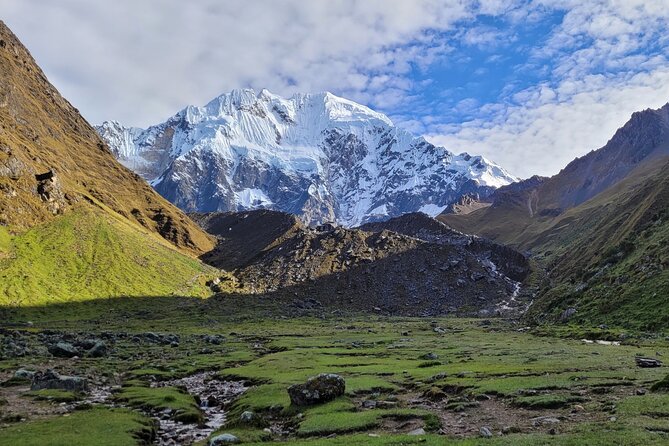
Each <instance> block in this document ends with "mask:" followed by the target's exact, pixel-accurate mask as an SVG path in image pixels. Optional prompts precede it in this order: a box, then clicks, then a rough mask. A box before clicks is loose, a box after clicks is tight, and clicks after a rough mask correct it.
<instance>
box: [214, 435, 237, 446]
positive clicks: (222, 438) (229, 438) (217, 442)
mask: <svg viewBox="0 0 669 446" xmlns="http://www.w3.org/2000/svg"><path fill="white" fill-rule="evenodd" d="M234 443H239V438H237V437H235V436H234V435H232V434H221V435H217V436H215V437H213V438H211V439H210V440H209V446H221V445H223V444H234Z"/></svg>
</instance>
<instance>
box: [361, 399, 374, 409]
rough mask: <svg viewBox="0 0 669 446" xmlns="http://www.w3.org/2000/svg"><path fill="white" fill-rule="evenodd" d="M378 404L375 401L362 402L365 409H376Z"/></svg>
mask: <svg viewBox="0 0 669 446" xmlns="http://www.w3.org/2000/svg"><path fill="white" fill-rule="evenodd" d="M376 406H377V403H376V401H374V400H365V401H363V402H362V407H364V408H365V409H376Z"/></svg>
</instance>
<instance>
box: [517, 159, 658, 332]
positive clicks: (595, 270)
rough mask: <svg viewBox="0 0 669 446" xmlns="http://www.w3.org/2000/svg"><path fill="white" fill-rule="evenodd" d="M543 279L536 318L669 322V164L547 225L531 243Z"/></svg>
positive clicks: (653, 325)
mask: <svg viewBox="0 0 669 446" xmlns="http://www.w3.org/2000/svg"><path fill="white" fill-rule="evenodd" d="M528 243H529V244H531V245H532V246H533V247H534V250H535V252H536V254H537V258H538V259H539V260H540V261H541V263H543V264H544V265H546V267H547V270H548V281H547V282H546V284H545V288H544V289H543V290H542V291H541V293H540V299H538V300H537V302H536V303H535V305H533V307H532V308H531V311H530V314H529V315H530V316H531V317H533V318H535V319H536V320H543V319H545V318H546V316H549V319H551V318H555V317H557V316H558V315H559V314H560V313H561V312H563V311H564V310H565V309H566V308H569V307H574V308H576V309H577V313H576V314H575V315H574V316H573V320H575V321H580V322H591V323H609V324H621V325H624V326H629V327H635V328H647V329H660V328H663V327H667V326H669V306H667V305H666V299H667V296H669V270H668V269H667V267H668V266H669V163H653V164H649V165H647V166H644V168H642V169H639V170H637V171H635V172H634V173H633V174H632V175H631V176H630V177H628V178H627V179H626V180H625V181H623V182H621V183H619V184H618V185H616V186H615V187H613V188H611V189H609V190H607V191H606V192H604V193H602V194H600V195H598V196H597V197H595V198H594V199H592V200H590V201H588V202H586V203H584V204H583V205H581V206H578V207H576V208H574V209H571V210H570V211H568V212H566V213H565V214H564V215H563V216H560V218H557V219H555V221H553V222H552V223H551V224H550V225H545V226H544V227H543V231H542V232H540V233H539V235H538V236H536V237H534V238H532V239H530V240H529V241H528Z"/></svg>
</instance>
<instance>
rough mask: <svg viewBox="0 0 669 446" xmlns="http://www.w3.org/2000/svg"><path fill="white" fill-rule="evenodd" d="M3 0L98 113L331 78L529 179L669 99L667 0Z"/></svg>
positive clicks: (151, 117)
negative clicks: (630, 118)
mask: <svg viewBox="0 0 669 446" xmlns="http://www.w3.org/2000/svg"><path fill="white" fill-rule="evenodd" d="M2 3H3V20H5V21H6V22H7V24H8V25H9V26H10V27H11V28H12V29H13V30H14V31H15V32H16V33H17V35H18V36H19V38H21V39H22V40H23V42H24V43H25V44H26V45H27V46H28V48H29V49H30V50H31V52H32V53H33V55H34V56H35V58H36V59H37V61H38V63H40V65H41V66H42V67H43V68H44V70H45V72H46V74H47V75H48V76H49V78H50V79H51V81H52V82H53V83H54V84H55V85H56V86H57V87H58V88H59V89H60V90H61V91H62V93H63V94H64V95H65V96H66V97H67V98H68V99H70V101H71V102H72V103H74V104H75V106H77V107H78V108H79V109H80V110H81V111H82V113H83V114H84V116H85V117H86V118H87V119H89V120H90V121H91V122H93V123H99V122H101V121H102V120H105V119H118V120H120V121H122V122H124V123H126V124H129V125H136V126H147V125H149V124H154V123H156V122H158V121H161V120H164V119H165V118H167V117H168V116H170V115H172V114H173V113H174V112H176V111H177V110H179V109H181V108H183V107H184V106H185V105H187V104H203V103H205V102H207V101H208V100H210V99H211V98H213V97H214V96H216V95H218V94H220V93H222V92H225V91H229V90H231V89H233V88H240V87H253V88H257V89H260V88H263V87H266V88H269V89H270V90H271V91H274V92H276V93H279V94H283V95H290V94H292V93H294V92H298V91H302V92H316V91H324V90H329V91H333V92H334V93H336V94H339V95H342V96H346V97H349V98H351V99H354V100H357V101H360V102H363V103H366V104H369V105H370V106H372V107H374V108H376V109H379V110H381V111H383V112H385V113H387V114H389V115H390V116H392V117H393V119H394V120H395V121H396V122H398V123H399V124H400V125H403V126H405V127H406V128H408V129H410V130H412V131H414V132H417V133H423V134H426V135H427V137H428V139H430V140H432V141H433V142H436V143H440V144H443V145H445V146H446V147H447V148H449V149H450V150H452V151H455V152H460V151H468V152H470V153H482V154H484V155H485V156H486V157H488V158H490V159H493V160H495V161H496V162H498V163H499V164H501V165H502V166H504V167H506V168H507V169H508V170H509V171H511V172H512V173H514V174H516V175H519V176H524V177H526V176H530V175H532V174H543V175H547V174H552V173H555V172H557V171H558V170H559V169H560V168H561V167H563V166H564V165H565V164H566V163H567V162H569V161H570V160H571V159H573V158H574V157H575V156H579V155H582V154H584V153H586V152H587V151H589V150H591V149H595V148H597V147H600V146H602V145H603V144H604V143H605V142H606V140H607V139H608V138H609V137H610V136H611V135H612V134H613V132H614V131H615V129H616V128H618V127H619V126H620V125H622V124H623V123H624V122H625V121H626V120H627V119H628V117H629V115H630V114H631V113H632V112H634V111H636V110H639V109H644V108H647V107H659V106H661V105H663V104H664V103H666V102H667V101H669V62H668V60H667V57H668V54H667V53H668V52H669V51H668V48H669V35H666V29H668V28H669V8H667V7H666V2H665V1H664V0H590V1H587V2H584V1H575V0H487V1H486V0H479V1H474V0H412V1H406V0H364V1H363V0H311V1H308V2H305V1H303V0H254V1H248V0H226V1H219V0H194V1H191V2H183V1H180V0H143V1H141V2H137V1H130V0H115V1H113V2H91V1H90V0H59V1H49V0H3V2H2ZM528 30H529V31H528ZM479 59H480V61H479ZM463 66H466V67H467V68H466V70H464V71H462V70H461V71H460V73H463V72H464V73H465V74H458V75H455V74H453V73H455V72H457V68H458V67H460V68H462V67H463ZM470 68H471V69H470ZM500 70H505V73H506V74H504V75H500V74H499V73H500V72H501V71H500ZM509 73H511V74H509Z"/></svg>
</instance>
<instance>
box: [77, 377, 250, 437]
mask: <svg viewBox="0 0 669 446" xmlns="http://www.w3.org/2000/svg"><path fill="white" fill-rule="evenodd" d="M214 376H215V373H214V372H201V373H196V374H195V375H191V376H187V377H185V378H179V379H173V380H170V381H159V382H154V383H151V387H181V388H184V389H186V391H187V392H188V393H189V394H190V395H192V396H193V397H195V399H196V400H197V401H199V402H200V410H201V411H202V415H203V417H204V424H203V425H197V424H189V423H182V422H178V421H175V420H174V419H173V415H174V414H173V412H172V411H170V410H165V411H159V410H155V411H149V412H148V413H147V414H148V415H149V416H151V417H152V418H153V419H154V420H156V421H157V423H158V429H157V437H156V443H155V444H157V445H159V446H186V445H191V444H193V443H195V442H197V441H202V440H204V439H206V438H207V437H208V436H209V435H210V434H211V433H212V432H214V431H215V430H216V429H218V428H219V427H221V426H223V424H224V423H225V420H226V412H225V408H226V407H227V406H228V405H229V404H230V403H231V402H232V401H233V400H234V399H235V398H237V397H238V396H239V395H241V394H242V393H244V392H245V391H246V389H247V388H246V387H245V386H244V385H243V384H242V383H241V382H237V381H220V380H217V379H215V378H214ZM117 387H118V386H115V387H109V386H104V387H98V388H93V389H92V390H91V392H90V394H89V395H88V397H87V398H86V399H85V400H84V401H82V402H79V403H77V404H75V405H72V407H70V410H73V409H74V408H75V407H76V406H77V405H79V404H81V403H89V404H103V405H106V406H113V407H126V406H125V405H124V404H117V403H114V402H112V395H113V391H114V389H115V388H117Z"/></svg>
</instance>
